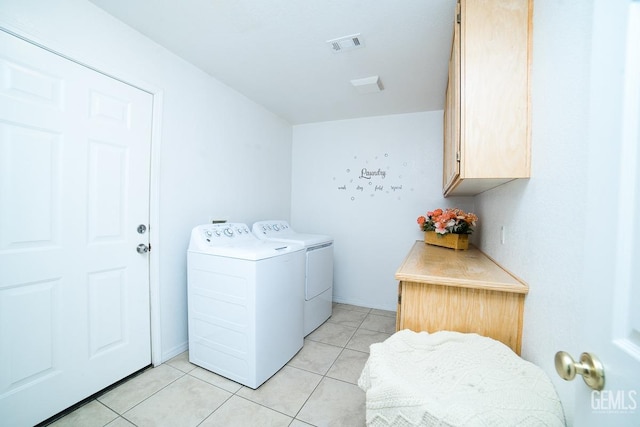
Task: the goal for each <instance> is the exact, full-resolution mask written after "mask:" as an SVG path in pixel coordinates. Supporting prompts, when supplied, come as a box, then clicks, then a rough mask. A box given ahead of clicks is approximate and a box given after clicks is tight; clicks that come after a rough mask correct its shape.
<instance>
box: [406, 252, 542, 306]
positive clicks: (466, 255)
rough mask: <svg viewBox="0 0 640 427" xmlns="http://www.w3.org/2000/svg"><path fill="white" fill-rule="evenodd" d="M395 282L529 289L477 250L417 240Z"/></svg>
mask: <svg viewBox="0 0 640 427" xmlns="http://www.w3.org/2000/svg"><path fill="white" fill-rule="evenodd" d="M395 278H396V279H397V280H402V281H408V282H417V283H430V284H434V285H443V286H453V287H458V288H475V289H487V290H494V291H502V292H513V293H520V294H526V293H528V292H529V286H527V284H526V283H523V282H522V281H520V280H518V279H517V278H516V277H514V276H513V275H511V274H510V273H509V272H507V271H506V270H505V269H503V268H502V267H500V266H499V265H498V264H496V263H495V262H494V261H493V260H492V259H491V258H489V257H488V256H487V255H485V254H484V253H482V252H481V251H480V250H479V249H477V248H475V247H473V246H469V249H468V250H464V251H460V250H457V251H456V250H453V249H449V248H441V247H438V246H433V245H427V244H425V243H424V241H422V240H418V241H416V243H415V244H414V245H413V247H412V248H411V251H410V252H409V254H408V255H407V257H406V258H405V259H404V261H403V262H402V265H401V266H400V268H398V270H397V271H396V275H395Z"/></svg>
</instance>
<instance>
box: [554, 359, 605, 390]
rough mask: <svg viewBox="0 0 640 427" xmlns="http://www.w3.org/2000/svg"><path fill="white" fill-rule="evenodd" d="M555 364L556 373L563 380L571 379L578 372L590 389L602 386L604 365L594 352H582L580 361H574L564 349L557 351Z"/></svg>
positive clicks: (601, 387) (598, 388)
mask: <svg viewBox="0 0 640 427" xmlns="http://www.w3.org/2000/svg"><path fill="white" fill-rule="evenodd" d="M555 364H556V371H557V372H558V375H560V377H561V378H562V379H564V380H567V381H571V380H572V379H574V378H575V377H576V374H579V375H582V379H583V380H584V382H585V383H586V384H587V385H588V386H589V387H591V388H592V389H594V390H602V389H603V388H604V365H603V364H602V362H600V359H598V358H597V357H596V356H595V355H594V354H591V353H582V354H581V355H580V361H579V362H576V361H574V360H573V357H571V355H569V353H567V352H566V351H559V352H557V353H556V357H555Z"/></svg>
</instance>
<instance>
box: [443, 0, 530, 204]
mask: <svg viewBox="0 0 640 427" xmlns="http://www.w3.org/2000/svg"><path fill="white" fill-rule="evenodd" d="M532 15H533V0H469V1H466V0H459V3H458V5H457V12H456V20H455V22H454V37H453V45H452V49H451V58H450V61H449V82H448V84H447V95H446V106H445V112H444V167H443V193H444V194H445V196H450V195H475V194H478V193H481V192H483V191H485V190H488V189H490V188H493V187H496V186H498V185H500V184H503V183H505V182H507V181H510V180H512V179H516V178H528V177H529V176H530V169H531V157H530V151H531V150H530V133H531V129H530V127H531V121H530V94H529V87H530V81H529V78H530V64H531V37H532V22H531V21H532Z"/></svg>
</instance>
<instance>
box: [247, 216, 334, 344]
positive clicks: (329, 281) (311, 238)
mask: <svg viewBox="0 0 640 427" xmlns="http://www.w3.org/2000/svg"><path fill="white" fill-rule="evenodd" d="M251 230H252V231H253V233H254V234H255V235H256V236H258V238H260V239H264V240H271V241H276V242H283V243H297V244H302V245H304V248H305V253H306V263H305V265H306V267H305V279H304V336H307V335H309V334H310V333H311V332H312V331H313V330H314V329H316V328H317V327H318V326H320V325H321V324H322V323H324V321H325V320H327V319H328V318H329V316H331V308H332V304H333V302H332V299H333V238H332V237H330V236H325V235H321V234H304V233H297V232H296V231H294V230H293V229H292V228H291V227H290V226H289V223H288V222H287V221H283V220H271V221H258V222H256V223H255V224H253V227H251Z"/></svg>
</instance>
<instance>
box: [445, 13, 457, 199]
mask: <svg viewBox="0 0 640 427" xmlns="http://www.w3.org/2000/svg"><path fill="white" fill-rule="evenodd" d="M459 13H460V4H459V3H458V6H457V7H456V20H455V22H454V32H453V43H452V45H451V56H450V57H449V81H448V83H447V95H446V101H445V102H446V105H445V110H444V160H443V161H444V164H443V166H444V167H443V175H442V188H443V192H446V191H447V190H448V189H449V188H450V187H451V186H452V185H453V183H454V182H455V180H456V179H457V178H458V177H459V175H460V160H459V158H460V157H459V156H460V26H459V24H458V23H457V16H458V14H459Z"/></svg>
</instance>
